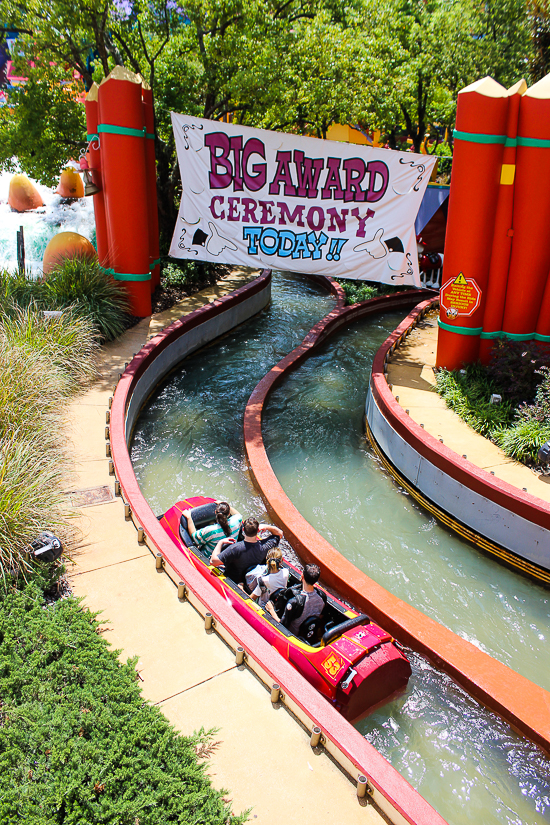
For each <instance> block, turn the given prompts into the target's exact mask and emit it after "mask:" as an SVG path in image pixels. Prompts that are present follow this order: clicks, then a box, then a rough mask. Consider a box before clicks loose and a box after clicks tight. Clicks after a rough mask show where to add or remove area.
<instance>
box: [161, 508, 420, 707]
mask: <svg viewBox="0 0 550 825" xmlns="http://www.w3.org/2000/svg"><path fill="white" fill-rule="evenodd" d="M215 506H216V500H215V499H213V498H207V497H204V496H193V497H191V498H187V499H184V500H183V501H178V502H177V503H176V504H174V506H173V507H171V508H170V509H169V510H167V512H166V513H164V514H163V515H162V516H159V517H158V518H159V521H160V524H161V525H162V527H163V528H164V530H165V531H166V533H167V534H168V535H169V536H170V538H171V539H172V541H173V542H174V544H175V545H176V546H177V547H178V548H179V549H180V550H181V552H182V553H184V554H185V556H186V557H187V558H188V559H189V561H190V562H191V563H192V564H193V566H194V567H195V568H196V569H197V570H198V571H199V572H200V573H201V574H202V575H203V576H204V577H205V578H207V579H208V580H209V582H210V583H211V584H213V585H214V587H215V588H216V590H217V591H218V592H219V593H220V594H222V595H223V596H224V598H225V599H227V600H228V601H229V602H230V603H231V605H232V606H233V608H234V609H235V610H236V611H237V612H238V613H239V615H241V616H242V617H243V618H244V619H245V620H246V621H247V622H248V623H249V624H250V625H251V626H252V627H253V628H254V629H255V630H256V631H257V632H258V633H260V635H261V636H263V638H264V639H265V640H266V641H267V642H269V644H270V645H271V646H272V647H274V648H276V649H277V650H278V651H279V653H280V654H281V655H282V656H284V657H285V658H286V659H287V660H288V661H289V662H291V664H292V665H293V666H294V667H295V668H296V669H297V670H298V671H300V673H301V674H302V675H303V676H304V677H305V678H306V679H307V680H308V681H309V682H310V683H311V684H312V685H313V686H314V687H315V688H316V689H317V690H318V691H319V692H320V693H321V694H322V695H323V696H325V697H326V698H327V699H328V700H329V701H330V702H332V704H333V705H335V707H336V708H338V710H339V711H340V712H341V713H342V714H343V715H344V716H345V717H346V718H347V719H349V720H350V721H353V720H356V719H359V718H361V717H362V716H364V715H365V714H366V713H367V712H368V711H370V710H372V709H373V708H374V707H376V706H379V705H381V704H383V703H384V702H386V701H388V699H390V698H391V697H392V696H393V695H394V694H396V693H397V692H399V691H401V690H403V689H404V688H405V687H406V685H407V681H408V679H409V676H410V674H411V666H410V664H409V662H408V660H407V659H406V657H405V656H404V655H403V653H401V651H400V650H398V648H397V646H396V645H395V642H394V640H393V639H392V637H391V636H390V634H389V633H386V631H385V630H383V629H382V628H381V627H379V626H378V625H376V624H374V622H371V621H370V619H369V617H368V616H366V615H365V614H364V613H360V612H359V611H357V610H354V609H353V608H352V607H350V606H349V605H347V604H345V603H344V602H343V601H341V600H340V599H338V598H336V597H335V596H333V595H332V594H331V593H328V592H327V591H323V592H324V594H325V596H326V604H325V609H324V610H323V613H322V616H321V618H320V619H319V617H312V621H308V622H307V623H304V624H307V626H306V627H304V625H302V626H301V627H300V633H301V636H300V637H298V636H295V635H294V634H293V633H291V632H290V630H288V629H287V628H286V627H283V625H282V624H280V623H278V622H276V621H275V620H274V619H273V618H272V616H270V614H269V613H268V612H267V611H266V610H265V609H264V608H263V607H261V606H260V605H259V604H258V602H256V601H254V599H252V597H251V596H250V595H249V594H248V593H246V592H245V590H244V589H243V588H242V587H240V586H239V585H238V584H237V583H235V582H233V581H232V580H231V579H229V578H228V577H227V576H225V575H224V573H223V571H222V570H221V569H220V568H218V567H213V566H211V565H210V559H209V555H208V554H207V553H205V552H203V551H202V550H201V549H199V548H198V547H197V546H196V545H195V544H194V543H193V542H192V540H191V537H190V536H189V533H188V532H187V519H186V517H185V516H183V511H184V510H189V509H190V510H191V511H192V512H191V515H192V518H193V522H194V524H195V527H196V528H197V529H199V528H200V527H204V526H206V525H207V524H212V523H214V522H215V517H214V510H215ZM283 565H284V566H285V567H286V568H287V569H288V570H289V581H288V584H289V586H293V585H295V584H298V583H299V582H300V581H301V574H300V572H299V570H298V569H297V568H296V567H294V566H293V565H292V564H290V563H289V562H288V561H286V560H285V561H284V562H283ZM316 588H317V586H316ZM317 589H319V590H323V588H317Z"/></svg>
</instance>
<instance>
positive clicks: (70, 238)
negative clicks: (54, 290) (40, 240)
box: [42, 232, 97, 275]
mask: <svg viewBox="0 0 550 825" xmlns="http://www.w3.org/2000/svg"><path fill="white" fill-rule="evenodd" d="M77 256H78V257H84V258H90V259H91V258H96V257H97V255H96V251H95V249H94V248H93V246H92V244H91V243H90V241H89V240H88V239H87V238H85V237H84V236H83V235H79V234H78V232H60V233H59V234H58V235H54V236H53V238H52V239H51V241H50V242H49V244H48V246H47V247H46V251H45V252H44V260H43V262H42V270H43V272H44V275H47V274H48V273H49V272H51V270H52V269H53V268H54V266H56V264H58V263H59V262H60V261H61V260H62V259H63V258H74V257H77Z"/></svg>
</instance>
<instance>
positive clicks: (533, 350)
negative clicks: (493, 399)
mask: <svg viewBox="0 0 550 825" xmlns="http://www.w3.org/2000/svg"><path fill="white" fill-rule="evenodd" d="M548 364H550V351H549V350H548V347H545V346H544V345H541V344H539V343H537V342H536V341H510V340H508V339H506V340H498V341H496V343H495V346H494V348H493V351H492V353H491V361H490V363H489V366H488V367H487V374H488V376H489V378H490V379H491V380H492V381H493V382H494V384H495V386H496V387H498V389H497V390H495V392H499V393H501V395H502V396H503V398H507V399H508V400H509V401H510V402H511V403H512V404H514V405H517V404H519V403H521V402H522V401H527V400H530V399H532V398H534V397H535V391H536V388H537V385H538V384H539V383H540V380H541V375H542V374H541V372H540V369H541V367H542V366H544V365H548Z"/></svg>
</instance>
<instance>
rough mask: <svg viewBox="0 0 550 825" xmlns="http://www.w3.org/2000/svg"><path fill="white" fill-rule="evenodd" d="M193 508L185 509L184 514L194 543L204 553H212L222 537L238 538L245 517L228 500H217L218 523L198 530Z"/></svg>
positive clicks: (216, 513)
mask: <svg viewBox="0 0 550 825" xmlns="http://www.w3.org/2000/svg"><path fill="white" fill-rule="evenodd" d="M192 512H193V511H192V510H184V511H183V513H182V516H185V517H186V519H187V532H188V533H189V535H190V536H191V538H192V540H193V541H194V543H195V544H196V545H197V547H199V548H200V549H201V550H202V551H203V552H204V553H208V555H210V554H211V553H212V552H213V550H214V548H215V547H216V544H217V543H218V542H219V541H220V539H224V538H225V539H233V540H234V541H236V540H237V536H238V535H239V530H240V529H241V524H242V521H243V517H242V516H241V514H240V513H238V512H237V510H235V508H234V507H231V506H230V505H229V504H228V503H227V501H219V500H218V501H217V502H216V509H215V511H214V515H215V517H216V524H207V525H206V527H201V528H199V529H198V530H197V528H196V527H195V524H194V522H193V516H192Z"/></svg>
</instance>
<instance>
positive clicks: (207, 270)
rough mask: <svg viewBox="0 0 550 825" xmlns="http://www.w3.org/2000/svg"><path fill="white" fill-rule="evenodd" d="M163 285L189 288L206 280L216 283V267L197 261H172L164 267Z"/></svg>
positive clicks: (174, 287)
mask: <svg viewBox="0 0 550 825" xmlns="http://www.w3.org/2000/svg"><path fill="white" fill-rule="evenodd" d="M161 280H162V285H163V286H164V287H165V288H166V287H167V288H173V289H185V288H187V289H189V288H192V287H193V286H194V285H195V284H199V283H200V284H202V283H204V281H205V280H207V281H209V282H212V283H214V282H215V280H216V273H215V268H214V266H212V265H211V264H210V265H209V264H202V263H198V262H196V261H178V262H177V263H176V262H175V261H170V262H168V263H166V264H164V267H163V269H162V279H161Z"/></svg>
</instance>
